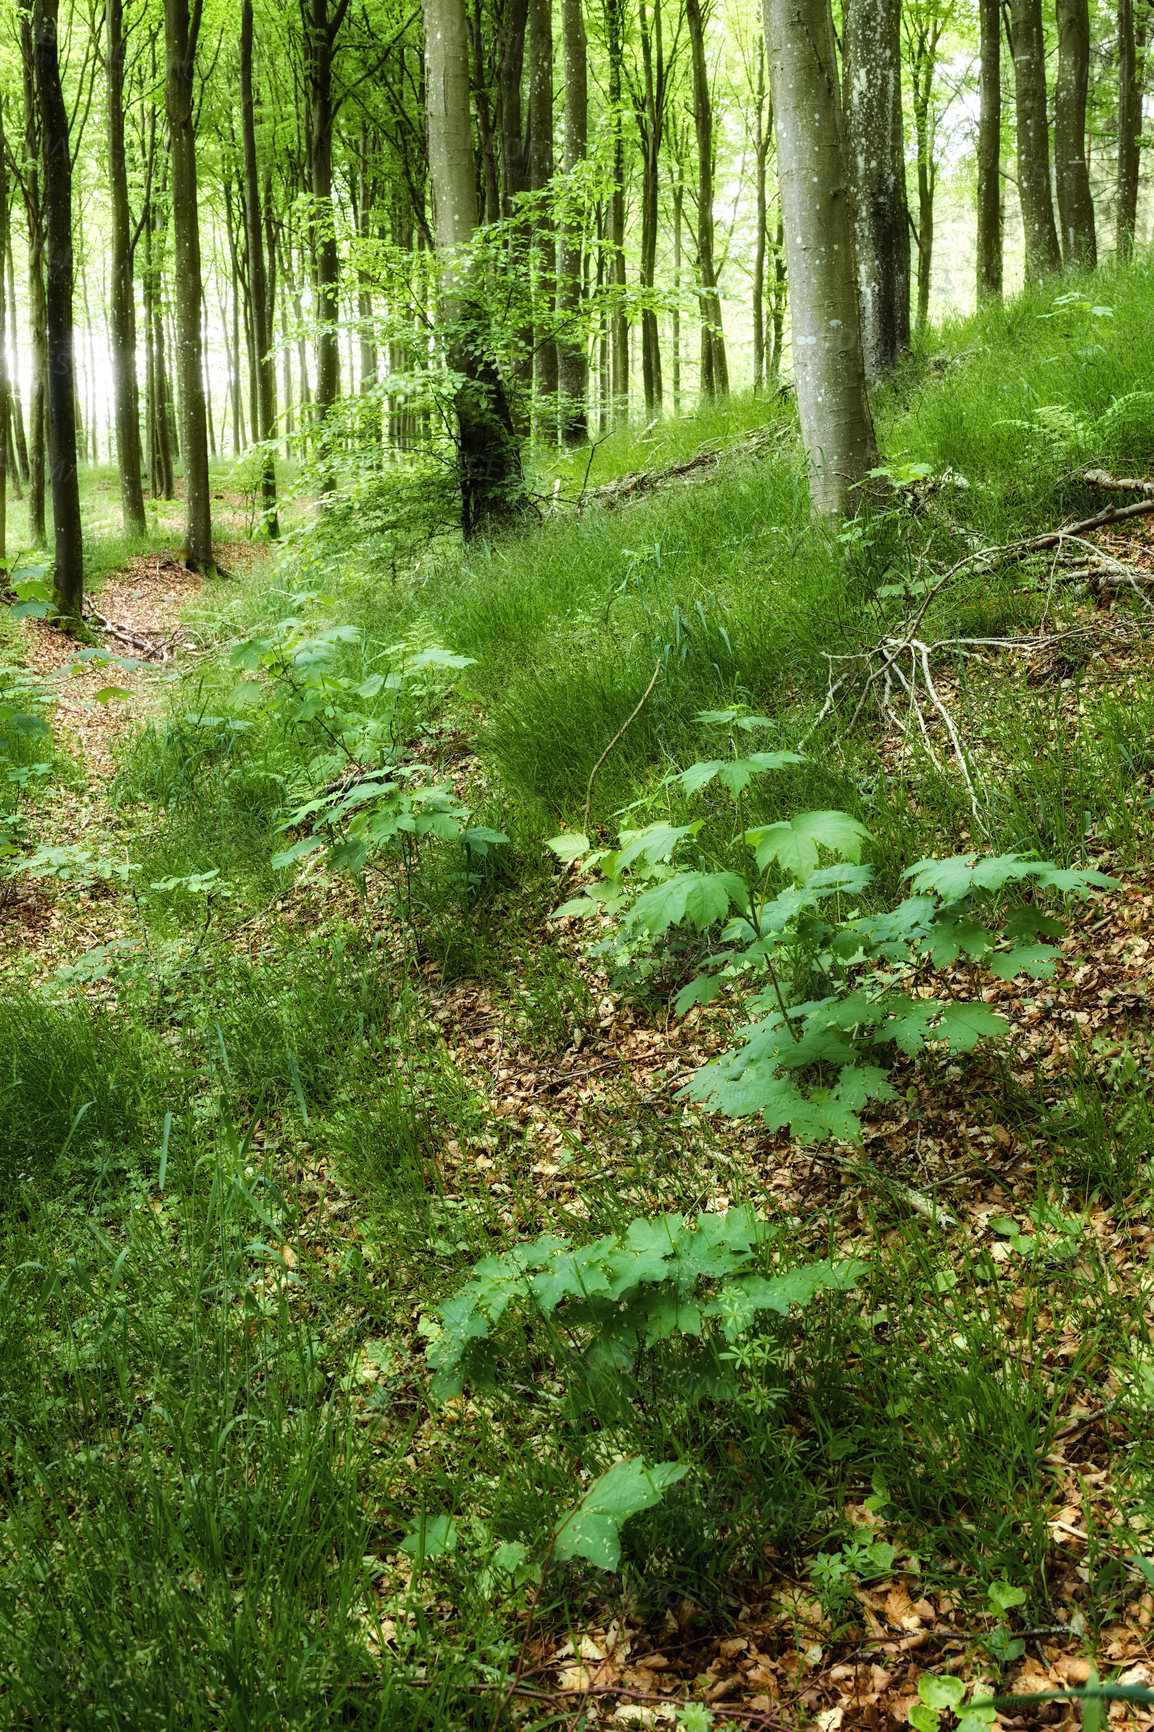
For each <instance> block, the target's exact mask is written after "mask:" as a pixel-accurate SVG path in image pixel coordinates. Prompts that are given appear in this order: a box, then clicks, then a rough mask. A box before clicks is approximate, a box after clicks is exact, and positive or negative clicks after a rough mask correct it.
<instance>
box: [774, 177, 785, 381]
mask: <svg viewBox="0 0 1154 1732" xmlns="http://www.w3.org/2000/svg"><path fill="white" fill-rule="evenodd" d="M779 203H780V201H779ZM785 299H786V266H785V227H784V225H783V223H782V218H781V210H780V208H779V209H778V213H777V234H776V235H775V236H774V242H773V377H774V378H775V379H776V377H777V375H778V374H779V373H780V372H781V345H782V341H783V339H784V336H785Z"/></svg>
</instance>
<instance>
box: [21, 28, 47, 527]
mask: <svg viewBox="0 0 1154 1732" xmlns="http://www.w3.org/2000/svg"><path fill="white" fill-rule="evenodd" d="M20 57H21V70H22V72H23V79H24V161H25V169H24V210H25V215H26V217H27V220H28V321H29V324H30V326H31V335H32V344H31V361H32V376H31V380H30V384H29V391H28V528H29V533H30V535H31V537H32V541H33V545H34V546H36V547H43V546H45V545H46V543H47V541H48V530H47V519H46V517H45V486H46V477H45V470H44V463H45V439H46V434H47V405H46V398H45V392H46V388H47V379H48V338H47V332H46V323H45V321H46V316H47V315H46V312H45V304H44V211H43V208H42V205H41V197H40V126H39V117H38V114H37V102H36V77H35V47H34V43H33V34H32V17H31V14H30V13H29V12H28V11H27V10H26V9H25V10H22V11H21V13H20Z"/></svg>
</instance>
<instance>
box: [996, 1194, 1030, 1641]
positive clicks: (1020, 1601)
mask: <svg viewBox="0 0 1154 1732" xmlns="http://www.w3.org/2000/svg"><path fill="white" fill-rule="evenodd" d="M1014 1230H1015V1232H1016V1231H1017V1228H1016V1227H1015V1229H1014ZM1027 1597H1028V1596H1027V1594H1026V1590H1025V1588H1019V1587H1016V1586H1015V1585H1014V1583H1013V1582H994V1583H993V1584H992V1585H991V1586H990V1587H988V1588H987V1589H986V1598H987V1599H988V1600H989V1602H990V1604H991V1606H993V1608H994V1610H995V1612H997V1613H998V1614H999V1616H1001V1615H1003V1614H1004V1613H1006V1612H1008V1611H1009V1610H1010V1609H1011V1607H1013V1606H1024V1605H1025V1603H1026V1599H1027Z"/></svg>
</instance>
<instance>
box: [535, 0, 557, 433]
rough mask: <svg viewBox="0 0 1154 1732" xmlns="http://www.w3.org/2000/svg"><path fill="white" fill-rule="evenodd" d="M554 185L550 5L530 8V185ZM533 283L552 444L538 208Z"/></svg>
mask: <svg viewBox="0 0 1154 1732" xmlns="http://www.w3.org/2000/svg"><path fill="white" fill-rule="evenodd" d="M552 179H553V0H530V4H529V185H530V188H531V189H532V191H533V192H536V193H542V192H544V191H545V188H546V187H547V186H548V185H549V182H550V181H551V180H552ZM533 277H534V288H535V290H536V300H537V306H538V308H539V309H540V312H541V314H542V318H541V320H539V321H538V320H535V321H534V326H535V341H534V346H533V369H534V375H535V383H536V387H537V405H538V414H539V416H540V417H541V420H542V422H543V423H544V426H545V428H547V429H548V435H547V436H548V437H550V438H552V439H555V438H556V429H557V339H556V336H555V335H554V330H555V319H554V311H555V303H556V296H557V239H556V235H555V233H554V230H553V219H552V217H551V216H550V215H549V213H548V211H546V210H544V209H541V208H539V209H538V210H537V213H536V214H535V216H534V218H533Z"/></svg>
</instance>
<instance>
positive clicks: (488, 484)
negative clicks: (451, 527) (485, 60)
mask: <svg viewBox="0 0 1154 1732" xmlns="http://www.w3.org/2000/svg"><path fill="white" fill-rule="evenodd" d="M424 23H425V69H426V91H427V104H428V124H429V183H430V186H431V188H432V193H433V212H434V230H435V234H436V246H437V264H438V266H439V269H440V275H441V283H440V326H441V330H442V331H443V332H444V335H445V344H446V349H447V352H448V357H449V362H450V365H451V366H452V368H453V370H454V371H455V372H456V373H458V374H459V375H460V376H461V384H460V385H459V386H458V388H457V393H456V400H455V408H456V415H457V451H458V473H459V478H460V484H461V526H462V528H463V530H464V532H465V535H466V536H471V535H473V534H475V533H477V532H478V531H481V530H486V529H493V528H497V527H499V526H500V525H501V524H502V523H503V522H506V521H507V520H508V519H509V517H510V516H511V514H512V513H513V512H515V511H517V510H518V509H519V508H520V505H521V501H522V493H523V484H522V476H521V456H520V451H519V449H518V445H517V440H516V438H515V435H514V432H513V422H512V417H511V415H510V413H509V406H508V403H507V401H506V398H505V393H504V390H503V388H502V385H501V381H500V379H499V377H498V375H497V371H496V368H495V366H494V364H493V361H492V359H491V357H490V354H489V345H488V343H487V342H486V340H485V339H486V331H485V310H484V306H483V303H482V299H481V296H480V295H479V294H477V293H476V292H475V291H474V287H473V284H472V282H471V280H470V278H471V261H470V259H469V248H470V243H471V242H472V239H473V235H474V233H475V230H476V226H477V180H476V174H475V171H474V166H473V141H472V128H471V122H470V113H469V36H468V21H467V18H466V15H465V0H424Z"/></svg>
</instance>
